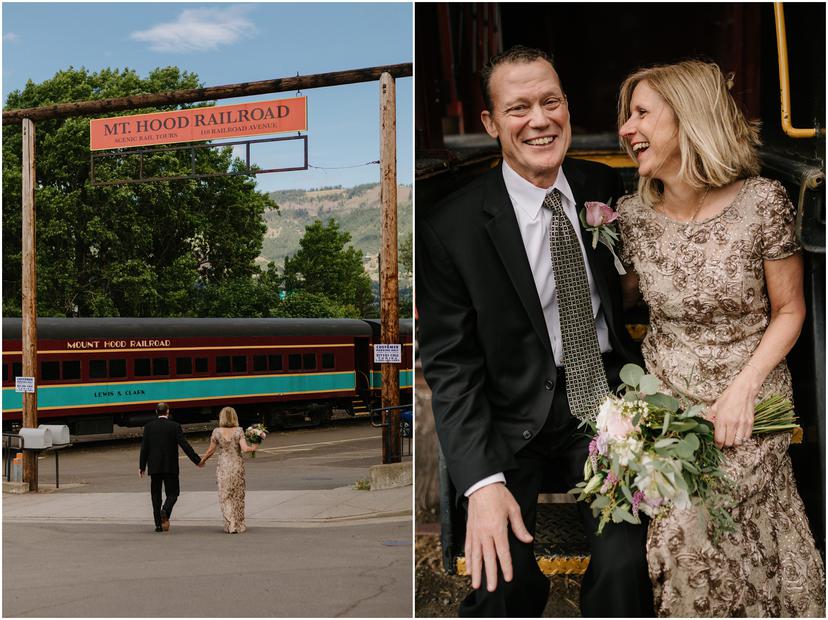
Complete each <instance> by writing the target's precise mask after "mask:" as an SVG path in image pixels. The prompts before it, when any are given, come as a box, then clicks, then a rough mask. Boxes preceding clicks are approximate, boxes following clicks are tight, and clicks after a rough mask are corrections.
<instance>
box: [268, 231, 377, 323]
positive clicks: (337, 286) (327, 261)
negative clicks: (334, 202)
mask: <svg viewBox="0 0 828 620" xmlns="http://www.w3.org/2000/svg"><path fill="white" fill-rule="evenodd" d="M350 240H351V235H350V233H347V232H343V231H341V230H340V229H339V224H338V223H337V222H336V220H334V219H330V220H328V223H327V225H325V224H323V223H322V222H321V221H320V220H316V221H315V222H314V223H313V224H309V225H308V226H306V227H305V234H304V236H303V237H302V239H301V240H300V241H299V250H297V252H296V253H295V254H294V255H293V256H292V257H291V256H288V257H286V258H285V269H284V283H285V288H286V290H287V292H288V294H295V292H296V291H304V292H307V293H316V294H321V295H324V296H325V297H327V298H328V299H329V300H330V301H332V302H333V303H335V304H337V305H339V306H352V307H353V308H355V309H356V310H357V312H358V313H359V314H360V315H361V316H363V317H367V316H374V315H375V313H376V309H375V307H374V296H373V293H372V292H371V279H370V277H369V276H368V274H367V273H365V268H364V267H363V265H362V253H361V252H360V251H359V250H357V249H356V248H354V247H353V246H352V245H348V243H349V242H350ZM346 246H347V247H346Z"/></svg>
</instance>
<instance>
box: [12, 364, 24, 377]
mask: <svg viewBox="0 0 828 620" xmlns="http://www.w3.org/2000/svg"><path fill="white" fill-rule="evenodd" d="M22 376H23V362H15V363H14V364H12V379H15V378H16V377H22Z"/></svg>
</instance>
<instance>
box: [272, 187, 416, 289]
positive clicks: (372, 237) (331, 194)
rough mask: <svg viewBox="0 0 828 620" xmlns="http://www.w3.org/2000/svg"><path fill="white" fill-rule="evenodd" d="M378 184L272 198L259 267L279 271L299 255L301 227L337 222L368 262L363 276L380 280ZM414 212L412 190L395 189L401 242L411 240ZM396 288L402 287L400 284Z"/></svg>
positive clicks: (288, 193) (286, 193)
mask: <svg viewBox="0 0 828 620" xmlns="http://www.w3.org/2000/svg"><path fill="white" fill-rule="evenodd" d="M379 194H380V186H379V183H375V184H366V185H357V186H356V187H351V188H342V187H335V188H321V189H316V190H308V191H305V190H284V191H278V192H271V194H270V197H271V199H272V200H273V201H274V202H275V203H276V204H277V205H279V210H278V211H276V210H274V209H270V210H268V211H266V212H265V223H266V224H267V232H266V233H265V239H264V244H263V246H262V255H261V256H260V257H259V260H260V261H261V262H262V263H267V262H268V261H273V262H275V263H276V265H277V267H279V269H280V270H281V269H282V267H283V266H284V260H285V256H289V255H291V254H293V253H294V252H296V250H298V249H299V240H300V239H301V238H302V235H303V234H304V233H305V226H307V225H308V224H311V223H312V222H313V221H314V220H316V219H321V220H322V221H323V222H325V221H327V220H328V219H330V218H335V219H336V220H337V221H338V222H339V226H340V228H341V229H342V230H346V231H348V232H349V233H351V243H352V244H353V245H354V247H356V248H358V249H359V250H360V251H361V252H362V253H363V254H364V255H367V257H366V270H367V271H368V273H369V274H370V275H371V278H372V279H374V280H378V279H379V276H378V265H377V258H376V257H377V254H378V252H379V247H380V204H379V198H380V196H379ZM412 221H413V210H412V204H411V187H410V186H406V185H400V186H398V187H397V234H398V235H399V237H398V240H399V241H400V242H401V241H402V240H403V239H404V238H407V237H410V236H411V234H412ZM400 285H404V283H403V282H402V280H401V281H400Z"/></svg>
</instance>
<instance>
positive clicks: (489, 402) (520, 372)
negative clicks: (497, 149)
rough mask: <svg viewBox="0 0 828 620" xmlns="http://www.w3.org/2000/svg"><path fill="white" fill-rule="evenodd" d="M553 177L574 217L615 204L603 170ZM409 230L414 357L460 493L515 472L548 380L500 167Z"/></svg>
mask: <svg viewBox="0 0 828 620" xmlns="http://www.w3.org/2000/svg"><path fill="white" fill-rule="evenodd" d="M563 171H564V174H565V175H566V178H567V181H568V182H569V185H570V187H571V188H572V192H573V194H574V197H575V201H576V203H577V209H578V211H579V212H580V211H581V209H582V208H583V205H584V202H586V201H593V200H597V201H602V202H607V201H608V200H609V199H612V201H613V205H614V204H615V202H616V201H617V199H618V197H619V196H621V194H622V193H623V186H622V183H621V179H620V177H619V175H618V174H617V172H615V171H614V170H612V169H611V168H609V167H608V166H604V165H602V164H597V163H594V162H588V161H580V160H574V159H566V160H565V161H564V164H563ZM416 225H417V228H416V230H417V234H416V237H417V248H416V259H417V265H416V267H417V268H416V278H417V280H416V288H415V290H416V303H417V311H418V323H417V325H418V330H419V332H418V343H419V352H420V357H421V360H422V365H423V371H424V374H425V378H426V380H427V382H428V384H429V386H430V387H431V389H432V407H433V410H434V417H435V423H436V428H437V434H438V437H439V439H440V444H441V447H442V450H443V455H444V457H445V459H446V463H447V465H448V469H449V473H450V474H451V477H452V479H453V481H454V485H455V487H456V488H457V489H458V491H459V492H461V493H462V492H463V491H465V490H466V489H468V488H469V487H470V486H471V485H473V484H474V483H476V482H478V481H479V480H482V479H483V478H485V477H487V476H489V475H491V474H494V473H497V472H500V471H507V470H509V469H514V468H515V467H516V466H517V463H516V460H515V458H514V455H515V454H516V453H517V452H518V451H519V450H520V449H521V448H523V447H524V446H525V445H527V444H528V442H529V441H530V440H531V439H532V438H533V437H534V436H535V435H536V434H537V433H538V432H539V431H540V430H541V429H542V428H543V425H544V422H545V421H546V418H547V416H548V415H549V412H550V408H551V405H552V399H553V395H554V390H555V387H556V383H557V370H556V367H555V360H554V359H553V356H552V345H551V343H550V342H549V334H548V332H547V328H546V322H545V320H544V317H543V311H542V309H541V303H540V300H539V299H538V293H537V289H536V288H535V282H534V280H533V278H532V273H531V270H530V267H529V261H528V259H527V258H526V250H525V248H524V245H523V240H522V238H521V235H520V229H519V227H518V223H517V218H516V217H515V213H514V207H513V206H512V203H511V200H510V199H509V195H508V193H507V191H506V185H505V183H504V182H503V173H502V170H501V167H500V166H498V167H497V168H495V169H493V170H491V171H489V172H487V173H486V174H484V175H482V176H481V177H480V178H478V179H476V180H475V181H473V182H472V183H470V184H469V185H467V186H466V187H464V188H463V189H461V190H460V191H459V192H456V193H455V194H453V195H451V196H449V197H448V198H447V199H445V200H444V201H442V202H441V203H440V204H439V205H437V206H435V207H434V208H433V209H432V210H431V211H430V212H429V213H428V214H427V215H425V216H424V217H422V218H419V219H418V220H417V224H416ZM583 238H584V242H585V245H586V253H587V259H588V263H589V269H590V270H591V272H592V276H593V279H594V280H595V284H596V287H597V289H598V293H599V295H600V298H601V306H602V308H603V311H604V316H605V317H606V321H607V326H608V328H609V336H610V342H611V344H612V347H613V350H614V351H615V352H616V353H617V354H618V355H619V357H621V358H622V359H624V360H629V361H636V362H638V363H641V361H640V351H639V350H638V348H637V346H636V345H635V344H634V343H633V342H632V340H631V339H630V337H629V335H628V333H627V331H626V328H625V326H624V324H623V317H622V312H621V307H622V306H621V286H620V280H619V277H618V273H617V271H616V270H615V267H614V265H613V259H612V255H611V254H610V252H609V250H608V249H607V248H606V247H605V246H603V245H601V244H598V247H597V248H596V249H593V248H592V245H591V243H590V242H589V241H590V239H591V235H589V234H586V233H584V235H583Z"/></svg>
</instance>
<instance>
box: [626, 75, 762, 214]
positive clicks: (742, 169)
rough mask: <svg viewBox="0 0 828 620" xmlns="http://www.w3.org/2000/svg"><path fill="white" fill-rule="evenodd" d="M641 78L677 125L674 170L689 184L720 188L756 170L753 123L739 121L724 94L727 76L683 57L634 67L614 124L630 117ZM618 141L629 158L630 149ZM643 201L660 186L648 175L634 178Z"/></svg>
mask: <svg viewBox="0 0 828 620" xmlns="http://www.w3.org/2000/svg"><path fill="white" fill-rule="evenodd" d="M643 81H646V82H647V85H648V86H649V87H650V88H652V89H653V90H654V91H655V92H657V93H658V94H659V95H660V96H661V97H662V98H663V99H664V100H665V101H666V102H667V105H669V106H670V108H672V110H673V113H674V115H675V117H676V124H677V126H678V142H679V153H680V156H681V167H680V174H681V176H682V178H683V180H684V181H685V182H687V183H688V184H689V185H690V186H692V187H694V188H696V189H701V188H703V187H714V188H715V187H724V186H725V185H729V184H730V183H732V182H733V181H736V180H738V179H744V178H747V177H751V176H756V175H758V174H759V170H760V164H759V155H758V153H757V148H758V147H759V146H760V145H761V142H760V140H759V123H758V122H748V121H747V120H745V117H744V115H743V114H742V112H741V110H739V107H738V106H737V105H736V101H735V100H734V99H733V96H732V95H731V94H730V86H731V85H732V83H731V78H725V76H724V75H723V74H722V71H721V69H719V66H718V65H716V64H715V63H712V62H710V63H708V62H701V61H698V60H686V61H684V62H680V63H677V64H673V65H658V66H655V67H649V68H646V69H639V70H638V71H636V72H635V73H633V74H632V75H630V76H629V77H627V79H626V80H624V83H623V84H622V85H621V91H620V93H619V95H618V127H619V129H620V128H621V126H622V125H623V124H624V123H626V122H627V119H629V118H630V101H631V99H632V94H633V90H635V87H636V86H637V85H638V84H639V83H641V82H643ZM621 145H622V146H623V147H624V149H625V150H626V151H627V154H628V155H629V156H630V157H631V158H632V159H633V160H634V161H635V156H634V155H633V151H632V147H631V146H630V144H629V143H628V142H627V141H626V140H624V139H622V140H621ZM638 192H639V194H640V196H641V199H642V200H643V201H644V204H646V205H649V206H652V205H654V204H656V203H657V202H659V201H660V200H661V198H662V196H663V193H664V184H663V183H662V182H661V181H660V180H658V179H654V178H652V177H646V178H645V177H641V178H639V180H638Z"/></svg>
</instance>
